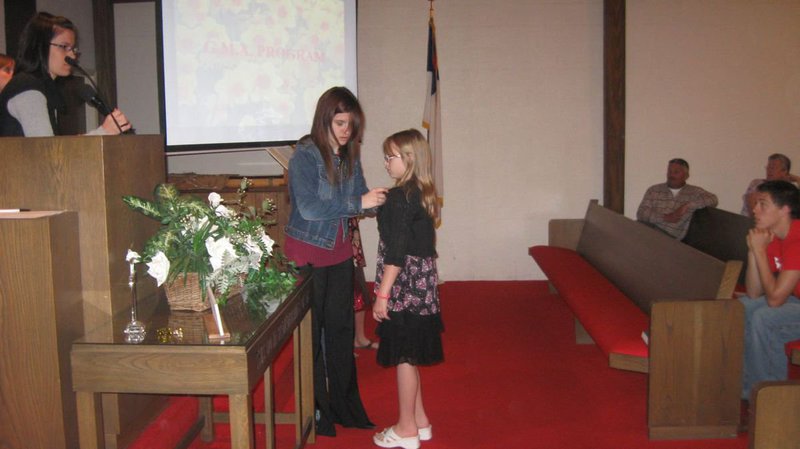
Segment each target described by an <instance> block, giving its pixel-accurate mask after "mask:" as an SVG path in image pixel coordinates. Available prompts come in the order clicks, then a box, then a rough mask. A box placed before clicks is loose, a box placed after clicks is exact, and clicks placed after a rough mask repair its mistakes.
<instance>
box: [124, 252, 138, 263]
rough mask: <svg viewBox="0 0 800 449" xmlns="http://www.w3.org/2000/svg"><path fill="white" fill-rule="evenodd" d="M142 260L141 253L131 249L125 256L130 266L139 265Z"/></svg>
mask: <svg viewBox="0 0 800 449" xmlns="http://www.w3.org/2000/svg"><path fill="white" fill-rule="evenodd" d="M140 260H142V257H141V256H140V255H139V253H137V252H136V251H133V250H131V249H129V250H128V254H127V255H125V261H126V262H128V263H130V264H134V263H139V261H140Z"/></svg>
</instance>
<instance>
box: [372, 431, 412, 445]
mask: <svg viewBox="0 0 800 449" xmlns="http://www.w3.org/2000/svg"><path fill="white" fill-rule="evenodd" d="M372 441H373V442H374V443H375V444H376V445H378V446H380V447H402V448H403V449H419V436H418V435H414V436H413V437H405V438H401V437H400V436H399V435H397V434H396V433H394V428H393V427H387V428H386V429H383V432H379V433H376V434H375V435H374V436H373V437H372Z"/></svg>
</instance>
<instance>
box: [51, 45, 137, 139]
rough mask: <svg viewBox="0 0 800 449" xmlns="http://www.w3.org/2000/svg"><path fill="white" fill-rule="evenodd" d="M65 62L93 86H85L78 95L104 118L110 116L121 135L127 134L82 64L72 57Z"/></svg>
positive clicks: (68, 57)
mask: <svg viewBox="0 0 800 449" xmlns="http://www.w3.org/2000/svg"><path fill="white" fill-rule="evenodd" d="M64 61H65V62H66V63H67V64H69V65H70V66H71V67H73V68H75V69H76V70H77V71H79V72H80V73H81V74H82V75H83V76H84V77H86V79H88V80H89V83H90V84H91V86H87V85H86V84H84V85H82V86H81V87H80V89H79V90H78V95H79V96H80V97H81V98H82V99H83V101H85V102H87V103H89V104H90V105H92V106H94V107H95V108H96V109H97V111H98V112H99V113H101V114H103V115H104V116H105V115H110V116H111V120H113V121H114V124H115V125H117V129H118V130H119V132H120V134H123V133H125V131H123V130H122V127H121V126H119V123H117V119H115V118H114V115H113V114H111V108H109V107H108V106H107V105H106V103H105V102H104V101H103V99H102V98H100V93H99V91H100V89H98V88H97V84H95V83H94V80H93V79H92V77H91V76H89V74H88V73H87V72H86V70H84V69H83V67H81V66H80V64H78V60H77V59H75V58H73V57H71V56H65V57H64Z"/></svg>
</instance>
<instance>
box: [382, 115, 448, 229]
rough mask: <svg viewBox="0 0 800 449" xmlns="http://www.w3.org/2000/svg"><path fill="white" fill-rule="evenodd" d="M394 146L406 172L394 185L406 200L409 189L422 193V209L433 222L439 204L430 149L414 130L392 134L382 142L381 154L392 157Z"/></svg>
mask: <svg viewBox="0 0 800 449" xmlns="http://www.w3.org/2000/svg"><path fill="white" fill-rule="evenodd" d="M392 145H394V146H395V147H396V148H397V150H398V152H399V153H400V157H401V158H402V159H403V162H404V163H405V165H406V171H405V173H403V176H401V177H400V179H398V180H397V182H396V183H395V185H397V186H400V187H402V188H403V191H405V192H406V198H408V195H409V193H410V189H409V187H411V186H412V185H413V186H416V187H417V188H418V189H419V191H420V192H421V193H422V207H423V208H425V210H426V211H427V212H428V215H430V217H431V218H433V219H434V220H436V219H438V218H439V202H438V201H437V195H436V186H435V185H434V184H433V162H432V158H431V148H430V146H428V141H427V140H425V137H423V136H422V133H421V132H419V131H417V130H416V129H413V128H412V129H407V130H405V131H400V132H396V133H394V134H392V135H391V136H389V137H387V138H386V140H384V141H383V154H385V155H387V156H392V155H393V154H394V153H393V152H392Z"/></svg>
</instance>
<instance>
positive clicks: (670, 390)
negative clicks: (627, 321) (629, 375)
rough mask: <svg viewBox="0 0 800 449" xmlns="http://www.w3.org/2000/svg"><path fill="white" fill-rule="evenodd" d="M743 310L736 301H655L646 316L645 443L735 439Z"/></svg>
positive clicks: (740, 377) (740, 371)
mask: <svg viewBox="0 0 800 449" xmlns="http://www.w3.org/2000/svg"><path fill="white" fill-rule="evenodd" d="M743 341H744V307H743V306H742V304H741V303H740V302H739V301H737V300H735V299H713V300H693V301H658V302H656V303H654V304H653V308H652V311H651V315H650V386H649V392H648V394H649V400H648V418H649V425H650V438H652V439H664V438H686V437H687V435H692V436H693V437H695V438H697V437H702V436H704V437H706V438H725V437H731V435H733V436H735V435H736V427H737V423H738V420H739V401H740V399H739V398H740V395H741V388H742V384H741V382H742V359H743V357H742V354H743V351H744V349H743Z"/></svg>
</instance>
